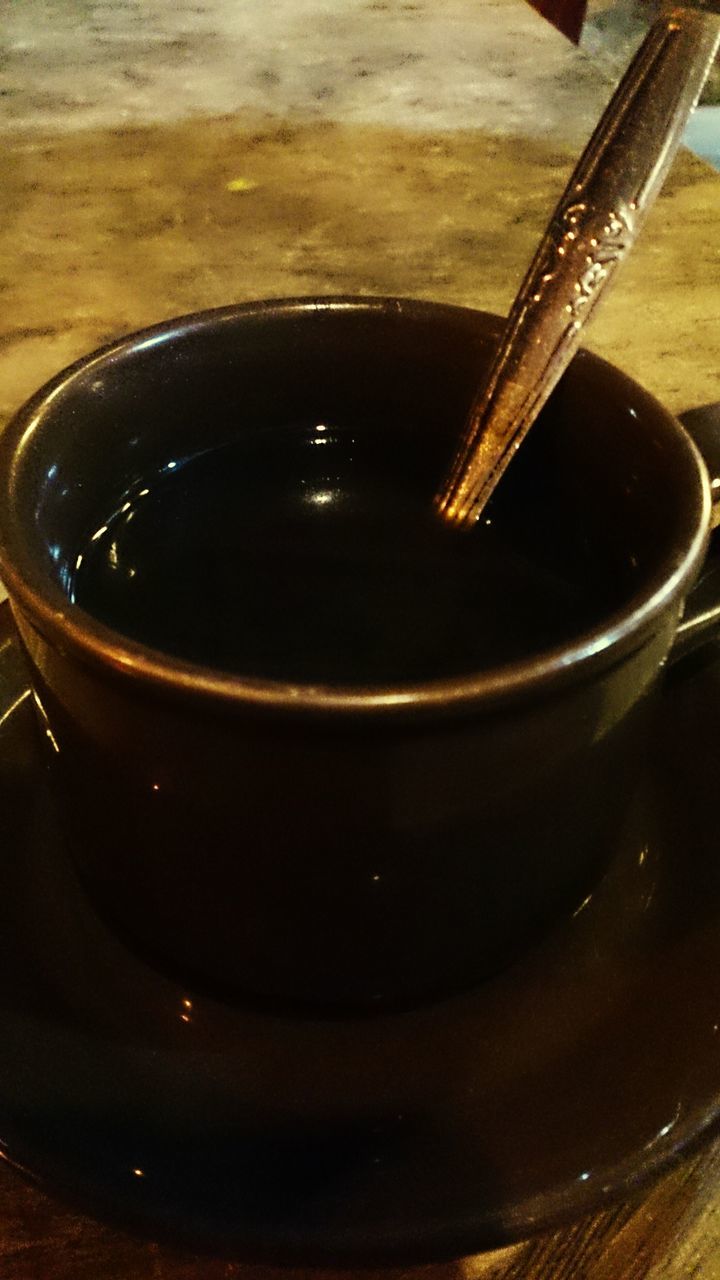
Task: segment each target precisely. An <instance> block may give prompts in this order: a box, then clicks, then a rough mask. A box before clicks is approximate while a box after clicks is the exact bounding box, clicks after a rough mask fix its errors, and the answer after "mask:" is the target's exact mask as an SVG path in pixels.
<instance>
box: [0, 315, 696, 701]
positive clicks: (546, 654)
mask: <svg viewBox="0 0 720 1280" xmlns="http://www.w3.org/2000/svg"><path fill="white" fill-rule="evenodd" d="M389 308H390V309H392V310H393V311H395V312H396V313H397V314H399V315H401V316H402V315H405V316H410V315H415V316H416V317H417V318H424V319H431V318H432V317H437V316H439V315H441V314H442V313H446V314H453V313H455V314H459V313H464V314H465V315H478V316H484V317H485V318H486V319H490V320H492V321H494V322H495V324H496V325H498V326H499V325H500V324H502V320H501V319H500V318H499V317H497V316H491V315H490V314H489V313H487V312H482V311H479V310H477V309H474V308H468V307H460V306H454V305H452V304H447V303H436V302H425V301H419V300H415V299H411V298H397V297H384V296H383V297H378V296H373V297H363V296H360V297H355V296H352V295H338V296H335V295H329V296H323V297H319V298H317V297H293V298H278V299H270V300H267V301H257V302H246V303H238V304H234V305H230V306H225V307H217V308H211V309H207V310H202V311H197V312H191V313H189V314H187V315H183V316H179V317H172V318H170V319H167V320H165V321H162V322H160V323H159V324H155V325H151V326H148V327H146V328H143V329H141V330H137V331H134V332H132V333H130V334H128V335H126V336H124V337H122V338H120V339H118V340H116V341H114V342H112V343H109V344H107V345H105V346H103V347H100V348H98V349H97V350H95V351H92V352H90V353H89V354H87V355H85V356H83V357H81V358H80V359H79V360H77V361H75V362H74V363H73V364H71V365H69V366H68V367H67V368H65V369H63V370H61V371H60V372H59V373H58V374H56V375H55V377H53V378H52V379H51V380H50V381H48V382H46V383H45V384H44V385H43V386H42V387H40V389H39V390H38V391H37V392H36V393H35V394H34V395H33V396H32V397H31V398H30V399H29V400H28V401H27V402H26V403H25V404H24V405H23V406H22V407H21V408H20V409H19V410H18V411H17V413H16V414H15V415H14V417H13V418H12V420H11V422H10V423H9V424H8V426H7V428H6V429H5V430H4V432H3V433H2V435H1V436H0V534H1V535H2V536H1V537H0V575H1V576H2V578H3V581H4V584H5V586H6V589H7V592H8V596H9V598H10V604H11V607H12V608H13V609H14V611H15V612H16V613H18V614H20V615H24V616H25V618H26V619H27V621H28V622H29V623H30V624H31V625H32V626H33V627H34V628H35V629H36V630H37V631H38V632H40V634H41V635H42V636H44V638H45V639H46V640H47V641H48V642H49V643H50V645H51V646H53V647H55V648H57V649H59V650H61V651H62V652H63V654H65V655H67V657H73V658H75V659H79V660H80V661H81V662H82V663H83V665H86V666H89V667H91V668H93V669H94V670H96V671H98V670H100V671H104V672H105V673H108V674H112V675H114V676H116V677H118V678H120V679H122V680H123V681H130V682H131V683H133V684H137V685H142V686H144V687H145V688H146V689H148V690H150V689H151V690H153V691H154V692H155V693H163V694H166V695H170V696H175V697H178V696H179V697H181V698H182V699H183V700H186V699H187V698H188V697H191V698H194V699H197V698H199V699H201V700H202V701H205V702H208V701H209V702H212V703H217V702H221V703H222V704H223V705H224V707H226V708H227V707H228V706H234V707H236V708H237V709H242V708H245V709H247V710H256V711H259V712H263V711H266V712H276V713H277V712H282V713H286V714H287V713H289V714H291V715H297V714H308V713H309V714H311V715H318V714H320V715H322V716H327V715H330V716H333V717H338V716H343V715H345V716H347V715H351V716H352V718H353V719H357V717H358V716H363V715H365V716H373V717H374V716H377V715H383V716H393V717H398V716H399V717H402V718H404V717H407V716H410V717H413V716H416V715H418V714H423V713H426V712H437V711H442V710H448V711H451V710H452V711H459V710H462V709H463V708H465V709H469V708H473V709H476V708H477V707H478V706H479V705H487V706H491V705H494V704H495V703H497V702H498V701H501V702H504V701H507V700H513V699H515V698H517V697H518V696H522V695H528V694H530V693H533V694H534V693H538V694H544V693H546V692H548V691H549V690H551V689H554V688H555V687H556V686H560V685H564V684H566V683H568V682H570V681H574V680H576V679H577V678H579V677H580V676H581V675H585V674H586V673H588V672H591V671H594V670H596V669H598V668H604V667H607V666H608V665H612V664H613V663H614V662H616V661H617V660H618V659H620V658H621V657H623V656H625V655H627V654H628V653H630V652H632V651H634V650H635V649H637V648H638V647H640V645H641V644H642V643H643V641H644V639H645V638H646V636H647V634H648V633H649V632H650V631H652V629H653V625H654V624H659V621H660V619H661V617H662V615H663V614H664V613H665V611H666V610H668V609H670V608H671V606H672V604H673V602H678V612H679V608H680V604H681V602H682V600H683V598H684V595H683V589H684V588H685V587H686V586H689V585H690V584H691V583H692V581H693V578H694V576H695V575H696V573H697V571H698V569H699V566H700V564H701V562H702V558H703V555H704V552H705V547H706V543H707V539H708V536H709V529H710V513H711V494H710V484H709V480H708V477H707V473H706V470H705V466H704V464H703V462H702V459H701V457H700V454H699V452H698V450H697V448H696V446H695V445H694V443H693V441H692V440H691V439H690V437H689V436H688V435H687V433H686V432H685V431H684V430H683V428H682V426H681V425H680V423H679V422H677V420H676V419H675V418H674V417H673V416H672V415H671V414H670V413H669V412H668V411H667V410H666V409H665V408H664V407H663V406H662V404H660V402H659V401H657V400H656V399H655V398H654V397H653V396H652V395H650V393H648V392H647V391H645V390H644V389H643V388H641V387H640V386H639V384H637V383H634V380H633V379H630V378H628V376H627V375H626V374H621V376H622V377H623V378H625V379H626V380H627V381H628V382H629V383H630V384H634V385H635V386H636V387H637V388H638V390H641V391H642V394H643V396H644V397H645V398H646V399H649V400H650V401H651V402H652V404H653V406H654V408H655V410H656V412H657V416H658V421H664V422H665V425H666V429H670V430H672V431H673V432H674V433H675V435H676V437H677V438H679V439H680V440H682V442H683V444H684V446H685V447H686V449H687V452H688V455H689V456H691V457H692V459H693V460H694V463H695V468H696V472H697V477H698V490H697V492H696V495H695V501H694V513H695V522H694V529H693V532H692V536H691V538H690V539H689V541H687V542H686V543H684V544H683V545H682V546H678V547H677V548H675V552H674V554H673V556H672V557H670V556H668V557H666V559H667V560H668V561H671V567H670V566H668V565H667V564H666V565H665V566H662V565H661V566H659V568H658V569H657V570H656V572H655V573H654V574H652V575H650V577H649V581H648V582H647V583H646V584H645V587H644V589H643V590H642V591H640V592H638V594H637V596H636V597H634V598H633V600H631V601H629V602H628V604H627V605H626V606H625V607H624V608H622V609H620V610H616V611H614V612H613V613H612V614H610V615H609V616H608V617H607V618H606V619H605V621H604V622H603V623H602V624H601V625H600V626H598V627H596V628H594V629H592V630H590V631H587V632H584V633H581V634H580V635H579V636H576V637H574V638H573V639H572V640H571V641H569V642H568V643H566V644H563V645H559V646H555V647H553V648H551V649H547V650H545V651H543V652H541V653H539V654H537V655H533V656H531V657H529V658H525V659H522V660H518V661H514V662H509V663H506V664H502V665H499V666H496V667H492V668H488V669H487V670H484V671H480V672H471V673H469V674H467V675H463V676H452V677H444V678H441V679H437V680H431V681H423V682H416V683H409V684H388V685H383V686H363V685H358V686H355V685H323V684H310V683H302V682H292V681H280V680H272V679H267V680H264V679H258V678H250V677H244V676H242V675H239V674H234V673H230V672H224V671H221V670H216V669H214V668H211V667H208V666H203V665H200V664H197V663H192V662H188V661H185V660H183V659H182V658H179V657H176V656H175V655H172V654H166V653H165V652H163V651H161V650H158V649H155V648H152V647H151V646H149V645H144V644H142V643H141V642H139V641H136V640H133V639H131V638H129V637H125V636H123V635H122V634H121V633H120V632H118V631H116V630H114V629H113V628H111V627H110V626H108V625H107V624H105V623H102V622H100V621H98V620H97V619H95V618H94V617H93V616H92V615H91V614H89V613H87V612H86V611H85V610H84V609H82V608H81V607H80V606H79V605H77V604H74V603H72V602H71V601H70V600H69V599H68V598H67V596H66V595H65V594H64V593H63V591H62V589H61V587H60V586H59V585H58V584H57V583H56V582H54V581H53V579H52V578H51V576H50V575H49V574H48V573H46V572H44V571H43V570H42V569H41V568H40V567H39V566H38V565H36V563H35V562H34V560H33V557H32V555H31V554H30V552H29V550H28V549H27V548H26V547H25V546H24V544H23V540H22V532H21V530H20V529H19V528H18V527H17V524H14V523H13V521H12V520H11V519H7V513H8V511H9V510H10V509H11V505H12V491H13V475H14V465H15V461H16V459H17V457H18V455H19V454H20V452H21V450H22V448H23V446H24V444H25V443H26V442H27V440H28V439H29V437H30V436H31V435H32V433H33V431H34V430H36V429H37V428H38V426H39V425H40V423H41V422H42V420H43V418H44V416H45V415H46V414H47V412H48V411H49V409H50V407H51V405H52V403H53V402H54V401H55V400H56V399H58V398H59V396H60V395H61V393H62V392H63V391H64V390H65V388H67V387H68V386H69V385H70V384H71V383H72V382H73V381H74V380H75V379H77V378H78V377H80V376H83V375H85V374H87V372H88V370H89V369H91V368H93V367H94V366H98V365H103V364H105V363H107V362H108V361H112V360H115V359H118V358H121V357H123V356H128V355H130V354H131V353H132V352H133V351H134V350H137V349H139V348H140V347H141V345H147V344H149V343H150V342H152V341H153V340H155V341H157V340H159V339H161V338H162V339H164V340H165V341H172V340H173V339H174V338H178V337H183V336H185V335H187V334H188V333H190V332H191V331H192V330H193V329H199V328H204V327H210V326H212V325H217V324H218V323H224V322H226V321H231V320H237V319H238V318H241V317H242V316H244V315H247V316H251V315H257V314H262V313H266V314H267V313H272V312H275V313H278V314H280V313H282V314H290V313H297V312H312V313H318V312H323V311H328V312H329V311H342V310H352V311H360V312H367V313H368V314H370V313H372V312H382V313H387V311H388V309H389ZM581 357H582V358H584V359H589V360H591V361H592V362H593V363H594V364H595V365H597V366H606V367H607V368H608V369H611V370H612V371H613V374H614V375H615V376H617V375H618V374H620V373H621V371H620V370H618V369H617V367H616V366H614V365H612V364H610V363H609V362H608V361H605V360H603V359H602V357H600V356H597V355H595V354H594V353H590V352H588V351H585V350H583V351H582V352H581ZM576 358H577V357H576Z"/></svg>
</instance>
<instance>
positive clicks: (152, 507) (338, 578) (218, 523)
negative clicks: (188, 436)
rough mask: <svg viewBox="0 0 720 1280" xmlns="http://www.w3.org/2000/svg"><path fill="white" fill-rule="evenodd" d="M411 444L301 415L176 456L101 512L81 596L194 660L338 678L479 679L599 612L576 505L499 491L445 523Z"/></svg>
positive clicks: (77, 585)
mask: <svg viewBox="0 0 720 1280" xmlns="http://www.w3.org/2000/svg"><path fill="white" fill-rule="evenodd" d="M406 454H407V451H405V450H402V449H400V448H398V447H396V448H395V449H393V447H392V443H391V441H390V440H388V439H385V440H383V439H382V433H378V432H377V431H375V430H368V431H367V432H366V433H364V432H363V428H362V425H361V426H359V427H358V426H357V425H343V426H337V425H333V424H332V423H330V422H301V423H293V424H289V425H288V424H281V425H277V426H271V427H267V428H263V429H258V430H257V431H254V432H246V433H245V434H244V435H242V436H241V437H239V438H238V439H236V440H234V441H233V442H231V443H229V444H226V445H223V446H222V447H219V448H215V449H212V450H209V451H206V452H203V453H199V454H195V455H194V456H192V457H189V458H184V459H182V458H177V459H174V458H169V459H168V460H167V462H166V463H165V464H164V465H163V466H162V467H159V468H158V469H157V471H156V472H155V473H154V474H152V475H145V476H143V477H142V479H139V480H138V481H137V482H136V483H135V484H134V485H133V486H132V487H131V488H130V489H129V490H128V491H127V492H126V493H124V494H118V497H117V500H116V502H115V504H114V505H113V507H112V509H110V510H106V511H105V512H104V513H103V512H100V513H99V518H98V521H97V526H96V528H94V529H92V530H89V531H88V535H87V539H86V541H85V544H84V545H83V546H82V547H80V548H78V555H77V558H76V562H75V567H74V571H73V575H72V580H71V584H70V594H71V596H72V598H73V599H74V600H75V601H76V602H77V603H78V604H79V605H80V606H81V607H82V608H84V609H85V610H87V611H88V612H89V613H91V614H93V615H94V616H95V617H96V618H97V619H99V620H101V621H102V622H104V623H106V624H109V625H110V626H111V627H113V628H115V629H116V630H117V631H119V632H121V633H123V634H125V635H126V636H129V637H132V638H134V639H136V640H139V641H142V642H144V643H145V644H148V645H150V646H152V647H154V648H156V649H159V650H163V651H165V652H166V653H168V654H173V655H175V656H179V657H181V658H183V659H185V660H188V661H191V662H196V663H202V664H204V665H210V666H212V667H214V668H216V669H219V670H223V671H226V672H233V673H237V674H240V675H246V676H250V677H255V678H266V679H274V680H286V681H301V682H306V683H322V684H331V685H333V684H334V685H339V684H346V685H350V684H352V685H370V684H372V685H377V684H383V683H400V684H402V683H403V682H411V681H419V680H432V679H440V678H443V677H448V676H454V675H462V674H467V673H470V672H473V671H478V670H482V669H484V668H487V667H489V666H495V665H498V664H502V663H505V662H510V661H513V660H516V659H519V658H524V657H528V656H530V655H532V654H536V653H539V652H542V651H543V650H544V649H547V648H549V647H552V646H553V645H556V644H559V643H562V642H564V641H566V640H568V639H570V638H572V637H573V636H577V635H579V634H580V633H581V632H582V631H583V630H586V629H587V628H589V627H591V626H592V625H594V624H595V623H597V622H598V621H599V620H600V617H601V615H602V613H603V611H604V609H605V607H606V601H605V599H604V595H603V592H602V590H601V580H602V575H601V574H600V571H599V569H598V567H597V566H596V565H595V564H594V563H593V557H592V555H591V554H590V553H589V552H588V551H587V550H586V549H585V548H584V546H583V540H582V536H581V532H582V531H581V530H579V529H577V528H573V527H572V524H571V523H570V524H568V517H567V513H566V512H563V511H562V510H557V509H556V504H553V503H551V502H548V503H547V504H546V506H545V507H544V508H542V514H541V516H540V517H538V514H537V512H535V511H527V510H525V509H524V508H523V504H522V503H518V502H515V503H513V502H509V503H503V502H495V500H493V504H491V506H490V507H489V508H488V511H487V514H486V516H485V518H484V519H483V520H482V521H481V523H480V524H479V525H478V526H477V527H476V529H474V530H473V531H472V532H471V533H469V534H468V533H457V532H454V531H451V530H448V529H447V528H445V527H444V526H443V525H442V524H441V522H440V521H439V520H438V519H437V517H435V516H434V515H433V512H432V507H431V502H430V497H431V493H432V487H431V486H429V480H428V476H427V475H425V474H422V470H423V465H424V463H423V459H422V457H421V454H422V450H418V458H417V460H414V459H413V454H412V451H410V453H409V456H406Z"/></svg>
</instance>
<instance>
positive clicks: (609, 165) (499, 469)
mask: <svg viewBox="0 0 720 1280" xmlns="http://www.w3.org/2000/svg"><path fill="white" fill-rule="evenodd" d="M719 44H720V18H719V17H718V16H717V15H713V14H711V13H709V12H702V11H700V10H692V9H687V8H679V9H673V10H672V11H671V12H670V13H668V14H666V15H665V16H663V17H661V18H659V19H658V20H657V21H656V22H655V23H654V24H653V26H652V27H651V28H650V31H649V32H648V35H647V36H646V38H645V40H644V41H643V43H642V45H641V46H640V49H639V51H638V52H637V54H636V55H635V57H634V58H633V60H632V62H631V63H630V66H629V67H628V70H627V71H626V73H625V75H624V77H623V79H622V81H621V82H620V85H619V86H618V88H617V90H616V91H615V93H614V94H613V97H612V98H611V100H610V103H609V105H608V107H607V108H606V110H605V112H604V113H603V115H602V117H601V120H600V123H599V124H598V126H597V128H596V130H595V132H594V134H593V136H592V138H591V139H590V142H589V143H588V146H587V147H586V149H585V151H584V152H583V154H582V156H581V158H580V160H579V162H578V164H577V166H576V168H575V171H574V173H573V175H572V177H571V179H570V182H569V183H568V186H567V187H566V189H565V191H564V193H563V195H562V197H561V199H560V203H559V204H558V206H557V208H556V209H555V211H554V213H553V215H552V218H551V219H550V223H549V225H548V228H547V230H546V232H545V235H544V236H543V239H542V241H541V243H540V246H539V248H538V250H537V253H536V255H535V258H534V260H533V262H532V265H531V266H530V270H529V271H528V273H527V275H526V277H525V280H524V281H523V284H522V286H521V288H520V292H519V293H518V295H517V298H516V299H515V302H514V303H513V306H512V309H511V311H510V315H509V317H508V321H507V325H506V328H505V332H504V334H503V337H502V339H501V342H500V346H499V348H498V351H497V353H496V356H495V358H494V361H493V364H492V366H491V368H490V372H489V374H488V376H487V379H486V381H485V383H484V384H483V386H482V387H481V389H480V391H479V392H478V395H477V396H476V398H475V401H474V403H473V405H472V408H471V410H470V413H469V416H468V419H467V422H466V425H465V430H464V434H463V436H462V439H461V442H460V445H459V447H458V450H457V452H456V454H455V457H454V459H453V462H452V464H451V467H450V471H449V474H448V476H447V479H446V480H445V483H444V485H443V487H442V489H440V491H439V492H438V494H437V496H436V499H435V506H436V509H437V511H438V513H439V514H440V515H441V516H442V518H443V519H444V520H445V521H446V522H447V523H448V524H451V525H455V526H458V527H469V526H472V525H473V524H474V523H475V521H476V520H477V519H478V516H479V515H480V513H481V511H482V509H483V507H484V506H485V503H486V502H487V500H488V498H489V497H490V495H491V493H492V492H493V490H494V488H495V486H496V484H497V483H498V480H499V479H500V477H501V476H502V474H503V472H504V470H505V468H506V467H507V465H508V463H509V462H510V460H511V458H512V457H513V455H514V454H515V453H516V451H517V449H518V448H519V446H520V444H521V443H522V440H523V438H524V436H525V435H526V433H527V431H528V430H529V428H530V427H531V426H532V424H533V422H534V421H535V419H536V417H537V415H538V414H539V412H540V410H541V408H542V406H543V404H544V403H545V401H546V400H547V398H548V396H549V395H550V393H551V391H552V390H553V387H554V386H555V384H556V383H557V381H558V379H559V378H560V377H561V375H562V373H563V372H564V371H565V369H566V367H567V365H568V364H569V363H570V360H571V359H572V356H573V355H574V353H575V351H576V349H577V347H578V344H579V341H580V332H581V330H582V328H583V326H584V325H585V324H586V323H587V321H588V319H589V317H590V316H591V314H592V312H593V310H594V308H595V306H596V305H597V302H598V300H599V298H600V296H601V294H602V293H603V292H604V291H605V289H606V288H607V285H608V283H609V281H610V280H611V278H612V277H613V275H614V273H615V269H616V267H617V266H618V263H619V262H621V261H622V259H623V258H624V257H625V256H626V255H627V254H628V253H629V251H630V249H631V248H632V245H633V244H634V241H635V237H636V236H637V233H638V231H639V229H640V227H641V225H642V223H643V221H644V219H645V216H646V214H647V213H648V210H649V209H650V206H651V205H652V203H653V200H654V199H655V196H656V195H657V193H658V191H659V190H660V187H661V185H662V182H663V179H664V178H665V175H666V173H667V170H668V168H669V166H670V163H671V161H672V159H673V156H674V155H675V152H676V150H677V147H678V145H679V143H680V140H681V138H682V133H683V129H684V127H685V123H686V121H687V118H688V116H689V114H690V112H691V111H692V109H693V107H694V106H695V103H696V102H697V99H698V97H699V95H700V92H701V90H702V87H703V84H704V83H705V79H706V77H707V75H708V72H709V70H710V67H711V65H712V62H713V59H714V57H715V53H716V52H717V49H718V45H719Z"/></svg>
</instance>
